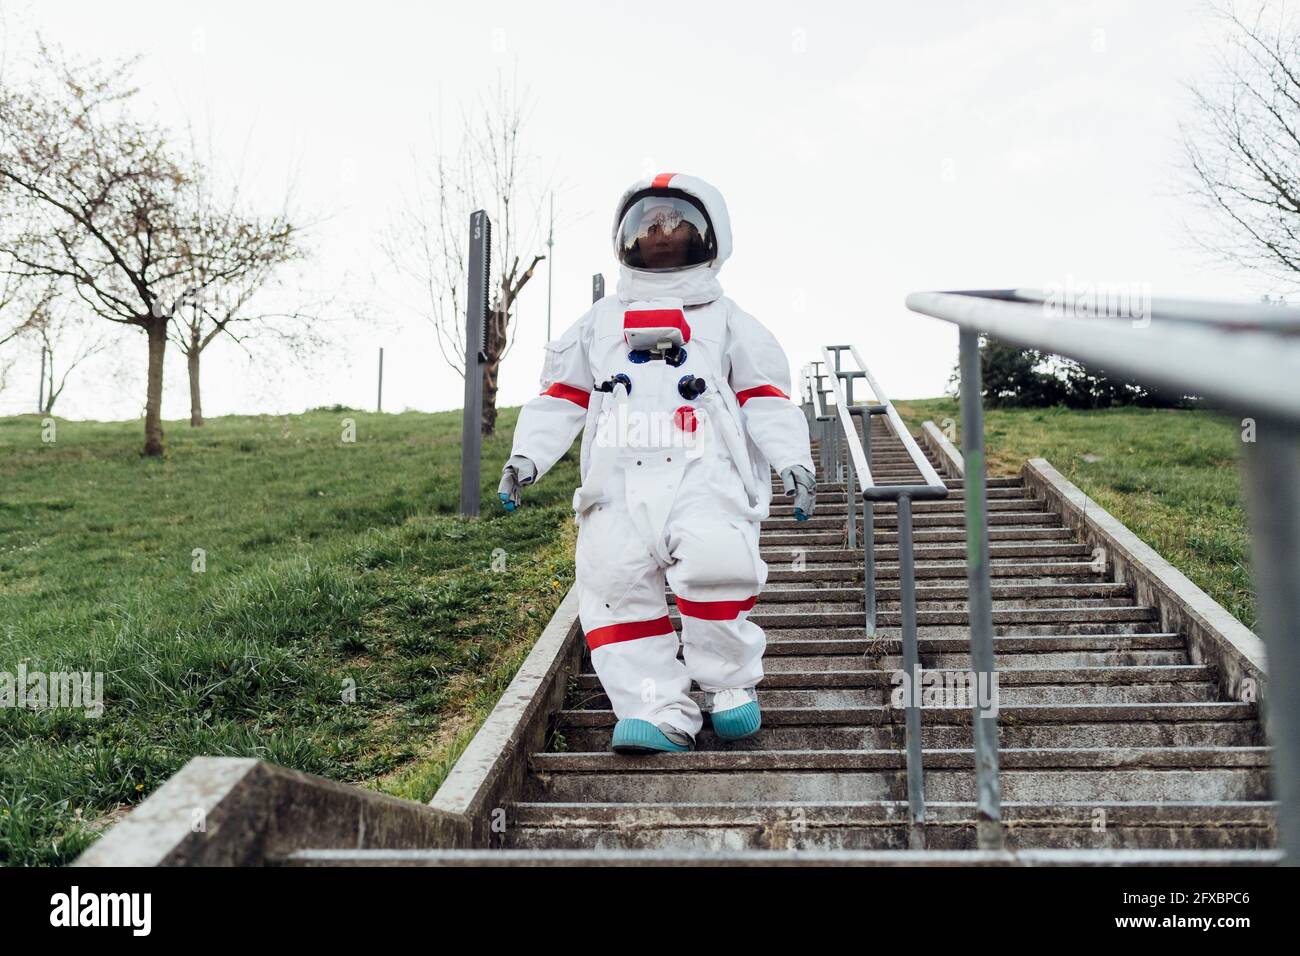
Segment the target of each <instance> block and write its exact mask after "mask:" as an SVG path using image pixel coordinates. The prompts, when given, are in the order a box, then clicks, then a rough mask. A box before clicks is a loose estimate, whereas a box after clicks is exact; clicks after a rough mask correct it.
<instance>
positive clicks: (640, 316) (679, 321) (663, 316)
mask: <svg viewBox="0 0 1300 956" xmlns="http://www.w3.org/2000/svg"><path fill="white" fill-rule="evenodd" d="M623 328H624V329H661V328H672V329H677V330H678V331H679V332H681V333H682V342H683V343H685V342H689V341H690V340H691V327H690V325H689V324H687V322H686V316H685V315H684V314H683V313H682V310H681V309H630V310H628V311H627V312H624V313H623Z"/></svg>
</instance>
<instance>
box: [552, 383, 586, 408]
mask: <svg viewBox="0 0 1300 956" xmlns="http://www.w3.org/2000/svg"><path fill="white" fill-rule="evenodd" d="M542 394H543V395H549V396H551V398H563V399H566V400H568V401H570V402H573V404H575V405H581V406H582V407H583V408H586V407H587V403H588V402H590V401H591V392H584V391H583V390H582V389H580V388H574V387H573V386H572V385H565V384H564V383H563V382H556V383H555V384H554V385H552V386H551V387H550V388H548V389H547V390H546V391H544V392H542Z"/></svg>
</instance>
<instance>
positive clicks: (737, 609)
mask: <svg viewBox="0 0 1300 956" xmlns="http://www.w3.org/2000/svg"><path fill="white" fill-rule="evenodd" d="M757 602H758V595H757V594H755V595H754V596H753V597H751V598H745V600H743V601H688V600H686V599H685V598H683V597H679V598H677V610H679V611H681V612H682V614H684V615H686V616H687V617H694V618H699V619H700V620H701V621H734V620H735V619H736V618H738V617H740V613H741V612H742V611H752V610H754V605H755V604H756V603H757Z"/></svg>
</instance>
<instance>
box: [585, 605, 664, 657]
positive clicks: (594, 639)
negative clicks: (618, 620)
mask: <svg viewBox="0 0 1300 956" xmlns="http://www.w3.org/2000/svg"><path fill="white" fill-rule="evenodd" d="M672 633H673V622H672V619H671V618H670V617H669V616H668V615H667V614H665V615H664V616H663V617H657V618H655V619H654V620H653V621H630V622H629V623H627V624H607V625H605V626H604V627H597V628H594V629H593V630H590V631H588V632H587V646H588V647H589V648H591V649H592V650H593V651H594V650H595V649H596V648H598V647H604V646H605V645H606V644H618V643H620V642H621V641H635V640H636V639H637V638H641V637H659V636H661V635H665V634H672Z"/></svg>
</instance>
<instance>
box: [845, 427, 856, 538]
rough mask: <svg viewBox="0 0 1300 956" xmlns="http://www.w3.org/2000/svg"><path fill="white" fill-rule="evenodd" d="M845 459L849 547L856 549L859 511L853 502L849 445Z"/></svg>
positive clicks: (851, 464) (851, 460)
mask: <svg viewBox="0 0 1300 956" xmlns="http://www.w3.org/2000/svg"><path fill="white" fill-rule="evenodd" d="M844 452H845V454H844V457H845V458H846V459H847V464H846V465H845V468H844V501H845V504H846V507H845V509H844V510H845V513H846V514H847V515H848V524H847V531H848V546H849V547H850V548H856V547H857V546H858V509H857V505H856V504H854V502H853V483H854V482H853V477H854V475H853V456H852V454H850V453H849V447H848V443H847V442H845V445H844Z"/></svg>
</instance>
